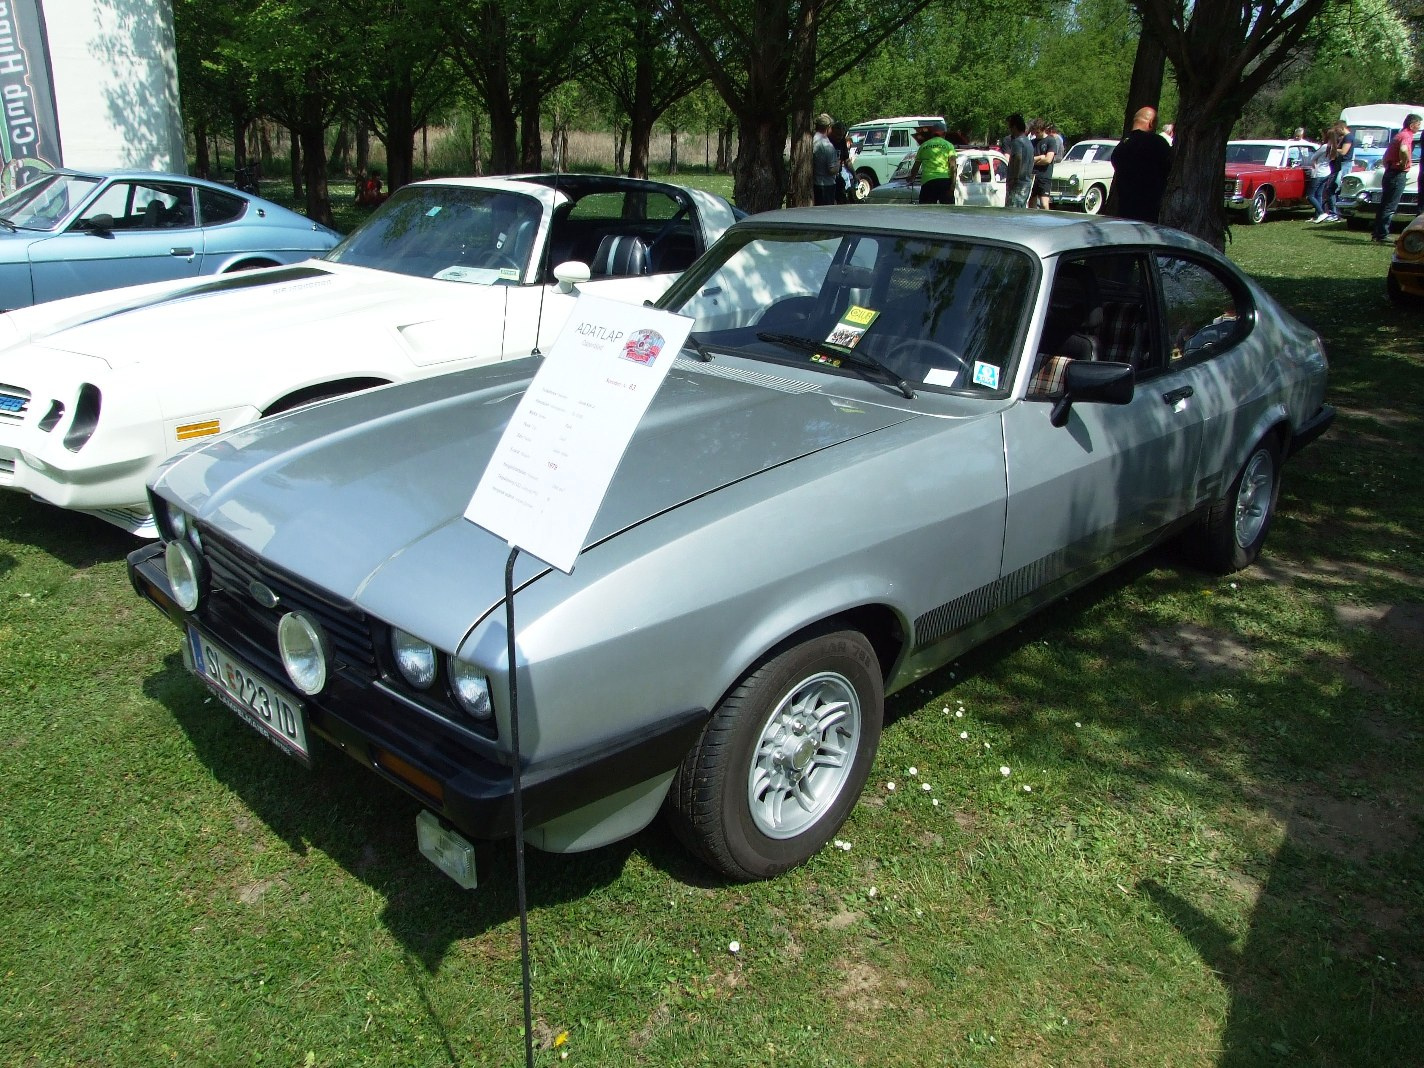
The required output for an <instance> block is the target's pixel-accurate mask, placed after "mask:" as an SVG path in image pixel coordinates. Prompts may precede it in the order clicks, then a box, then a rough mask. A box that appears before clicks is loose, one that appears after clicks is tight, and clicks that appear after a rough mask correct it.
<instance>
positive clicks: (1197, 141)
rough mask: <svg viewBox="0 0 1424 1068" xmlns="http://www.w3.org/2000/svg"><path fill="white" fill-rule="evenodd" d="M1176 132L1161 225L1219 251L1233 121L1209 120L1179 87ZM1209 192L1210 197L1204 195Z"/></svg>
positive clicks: (1223, 237) (1223, 235)
mask: <svg viewBox="0 0 1424 1068" xmlns="http://www.w3.org/2000/svg"><path fill="white" fill-rule="evenodd" d="M1179 92H1180V94H1181V95H1180V97H1179V99H1178V102H1177V115H1176V120H1175V121H1176V130H1175V137H1174V138H1173V142H1172V170H1171V172H1170V173H1169V174H1168V175H1167V192H1166V195H1165V196H1164V197H1163V198H1162V220H1161V221H1162V223H1163V225H1165V226H1175V227H1176V228H1177V229H1178V230H1185V231H1186V232H1187V233H1189V234H1193V235H1194V236H1196V237H1199V238H1201V239H1202V240H1203V241H1205V242H1207V243H1208V244H1211V245H1214V246H1216V247H1217V248H1223V247H1224V246H1225V243H1226V233H1225V231H1226V209H1225V207H1224V206H1223V205H1222V196H1221V190H1222V175H1223V174H1225V173H1226V139H1227V138H1228V137H1230V136H1231V126H1232V119H1231V118H1230V117H1229V115H1228V116H1220V115H1218V116H1216V117H1209V116H1206V115H1204V114H1203V113H1202V102H1201V101H1199V100H1194V99H1192V96H1193V94H1192V93H1191V91H1190V88H1189V87H1188V86H1186V85H1183V86H1181V87H1179ZM1203 190H1210V195H1203V193H1202V191H1203Z"/></svg>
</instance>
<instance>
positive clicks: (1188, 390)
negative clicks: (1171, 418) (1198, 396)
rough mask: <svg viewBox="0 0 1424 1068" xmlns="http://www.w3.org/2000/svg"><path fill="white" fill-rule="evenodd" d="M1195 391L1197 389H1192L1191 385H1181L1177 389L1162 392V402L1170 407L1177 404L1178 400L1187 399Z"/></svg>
mask: <svg viewBox="0 0 1424 1068" xmlns="http://www.w3.org/2000/svg"><path fill="white" fill-rule="evenodd" d="M1195 392H1196V390H1194V389H1192V387H1191V386H1179V387H1178V388H1177V389H1169V390H1168V391H1167V392H1166V393H1164V394H1162V403H1163V404H1166V405H1167V406H1168V407H1172V406H1174V405H1176V403H1177V402H1178V401H1184V400H1186V399H1187V398H1188V397H1190V396H1191V395H1192V394H1193V393H1195Z"/></svg>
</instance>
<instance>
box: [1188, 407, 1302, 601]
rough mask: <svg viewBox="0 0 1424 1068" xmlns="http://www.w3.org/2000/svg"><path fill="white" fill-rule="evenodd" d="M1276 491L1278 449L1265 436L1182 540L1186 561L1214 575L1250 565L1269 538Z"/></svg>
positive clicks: (1278, 491) (1275, 444) (1275, 442)
mask: <svg viewBox="0 0 1424 1068" xmlns="http://www.w3.org/2000/svg"><path fill="white" fill-rule="evenodd" d="M1280 492H1281V447H1280V445H1279V444H1278V443H1277V441H1276V439H1275V437H1273V436H1270V435H1268V436H1266V437H1264V438H1262V439H1261V440H1260V441H1259V442H1257V443H1256V445H1255V447H1254V448H1253V449H1252V450H1251V453H1250V455H1249V456H1247V457H1246V462H1245V463H1244V464H1242V465H1241V470H1240V471H1238V472H1237V474H1236V478H1235V479H1234V480H1233V481H1232V483H1231V487H1230V488H1229V489H1228V490H1227V491H1226V493H1225V494H1223V495H1222V496H1221V497H1220V498H1218V499H1217V500H1216V501H1215V502H1213V503H1212V505H1211V507H1210V508H1209V509H1208V510H1207V512H1206V514H1205V515H1204V516H1203V517H1202V519H1201V521H1200V523H1199V524H1198V525H1197V526H1196V527H1194V528H1193V529H1192V531H1191V533H1190V534H1189V535H1188V538H1189V541H1188V548H1189V551H1190V553H1191V555H1192V557H1193V558H1194V559H1195V560H1196V562H1197V563H1198V564H1200V565H1201V566H1202V567H1203V568H1205V569H1206V570H1208V571H1212V572H1215V573H1216V574H1219V575H1225V574H1229V573H1230V572H1232V571H1240V570H1241V569H1242V568H1243V567H1247V566H1249V565H1250V564H1252V563H1254V562H1255V560H1256V557H1258V556H1260V555H1261V547H1262V546H1263V545H1265V543H1266V535H1267V534H1269V533H1270V530H1271V521H1272V520H1273V519H1274V518H1275V515H1276V500H1277V498H1278V497H1279V496H1280Z"/></svg>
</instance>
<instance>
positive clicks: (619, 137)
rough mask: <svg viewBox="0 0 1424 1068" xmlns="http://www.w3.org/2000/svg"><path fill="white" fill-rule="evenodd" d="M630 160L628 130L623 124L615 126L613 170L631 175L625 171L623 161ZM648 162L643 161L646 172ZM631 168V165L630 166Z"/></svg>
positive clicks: (615, 124)
mask: <svg viewBox="0 0 1424 1068" xmlns="http://www.w3.org/2000/svg"><path fill="white" fill-rule="evenodd" d="M627 158H628V128H627V127H626V126H624V125H623V124H622V123H621V122H615V123H614V124H613V169H614V170H616V171H617V172H618V173H619V174H627V173H631V171H625V170H624V169H623V161H624V160H625V159H627ZM647 165H648V164H647V160H646V159H645V160H644V161H643V167H644V169H645V170H646V168H647ZM629 166H630V167H631V164H630V165H629Z"/></svg>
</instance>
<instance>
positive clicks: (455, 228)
mask: <svg viewBox="0 0 1424 1068" xmlns="http://www.w3.org/2000/svg"><path fill="white" fill-rule="evenodd" d="M541 214H542V209H541V207H540V204H539V201H538V200H536V199H535V198H534V197H532V196H525V195H524V194H522V193H509V192H504V191H501V190H494V189H470V188H465V187H461V186H444V185H408V186H406V187H405V188H403V189H401V190H399V191H398V192H396V193H395V194H394V195H393V196H392V197H391V199H390V200H388V201H386V203H385V204H383V205H382V206H381V208H380V209H379V210H378V211H377V212H376V214H374V215H372V216H371V218H369V219H368V220H366V222H365V223H364V224H363V225H362V226H360V227H359V228H358V229H357V230H356V231H355V232H354V233H353V234H351V236H350V237H348V238H347V239H346V240H345V241H343V242H341V244H339V245H337V246H336V247H335V248H334V249H332V250H331V251H330V252H328V253H327V255H326V258H327V259H329V260H335V261H336V262H337V263H349V264H353V265H355V266H358V267H373V268H375V269H376V270H378V271H393V272H395V273H396V274H408V275H413V276H414V277H416V278H438V279H441V280H443V281H454V282H472V283H475V284H477V285H496V284H499V283H505V284H510V285H518V284H519V283H521V282H522V281H523V280H524V278H525V276H526V272H527V270H528V267H529V258H530V256H531V254H532V253H533V251H534V245H535V238H536V237H537V235H538V231H539V219H540V216H541Z"/></svg>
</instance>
